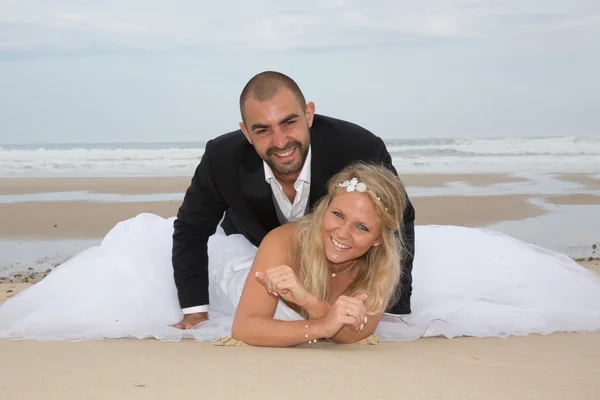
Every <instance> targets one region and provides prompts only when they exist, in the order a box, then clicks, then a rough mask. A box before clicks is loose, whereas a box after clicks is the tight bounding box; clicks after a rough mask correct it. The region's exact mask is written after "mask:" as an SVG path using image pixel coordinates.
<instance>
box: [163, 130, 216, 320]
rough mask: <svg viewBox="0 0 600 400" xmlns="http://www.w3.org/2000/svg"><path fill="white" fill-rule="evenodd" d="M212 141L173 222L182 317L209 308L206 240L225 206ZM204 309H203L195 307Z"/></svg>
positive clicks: (177, 281)
mask: <svg viewBox="0 0 600 400" xmlns="http://www.w3.org/2000/svg"><path fill="white" fill-rule="evenodd" d="M211 143H212V142H211V141H209V142H208V143H207V144H206V147H205V151H204V155H203V156H202V159H201V161H200V164H199V165H198V167H197V168H196V172H195V174H194V176H193V177H192V180H191V184H190V186H189V187H188V189H187V191H186V193H185V197H184V199H183V203H182V204H181V207H180V208H179V212H178V213H177V218H176V219H175V221H174V223H173V228H174V232H173V251H172V262H173V272H174V278H175V286H176V287H177V294H178V298H179V304H180V306H181V308H182V309H183V311H184V313H185V314H189V313H193V312H205V311H206V306H207V305H208V301H209V296H208V238H209V237H210V236H211V235H213V234H214V233H215V231H216V229H217V225H218V223H219V221H220V220H221V218H222V216H223V213H224V212H225V210H226V209H227V204H226V203H225V200H224V199H223V197H222V196H221V193H220V192H219V190H218V188H217V186H216V184H215V181H214V174H213V168H214V167H215V166H214V165H213V164H212V159H213V158H214V157H215V155H213V154H212V153H211V151H212V147H211ZM198 306H204V307H198Z"/></svg>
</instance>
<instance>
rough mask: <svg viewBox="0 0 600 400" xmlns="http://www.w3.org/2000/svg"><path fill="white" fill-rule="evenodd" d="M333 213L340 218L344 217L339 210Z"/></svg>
mask: <svg viewBox="0 0 600 400" xmlns="http://www.w3.org/2000/svg"><path fill="white" fill-rule="evenodd" d="M333 215H335V216H336V217H338V218H342V214H341V213H339V212H337V211H333Z"/></svg>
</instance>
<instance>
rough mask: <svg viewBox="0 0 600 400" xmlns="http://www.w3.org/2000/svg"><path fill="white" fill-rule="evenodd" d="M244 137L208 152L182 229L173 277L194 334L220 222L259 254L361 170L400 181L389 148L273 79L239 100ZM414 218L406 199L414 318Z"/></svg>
mask: <svg viewBox="0 0 600 400" xmlns="http://www.w3.org/2000/svg"><path fill="white" fill-rule="evenodd" d="M240 111H241V114H242V122H241V123H240V129H239V130H237V131H233V132H230V133H227V134H224V135H222V136H219V137H217V138H215V139H212V140H210V141H208V142H207V143H206V146H205V152H204V155H203V156H202V160H201V161H200V164H199V165H198V167H197V169H196V172H195V174H194V176H193V178H192V180H191V184H190V186H189V188H188V189H187V191H186V193H185V197H184V200H183V203H182V205H181V207H180V208H179V212H178V213H177V218H176V220H175V222H174V234H173V255H172V261H173V269H174V277H175V284H176V286H177V290H178V296H179V303H180V305H181V307H182V310H183V313H184V319H183V320H182V321H181V322H179V323H178V324H175V325H174V326H176V327H178V328H181V329H188V328H191V327H193V326H194V325H196V324H198V323H200V322H202V321H204V320H206V319H207V312H206V311H207V305H208V304H209V295H208V255H207V242H208V238H209V237H210V236H211V235H212V234H214V233H215V230H216V228H217V225H218V224H219V221H221V220H222V222H221V226H222V227H223V229H224V231H225V232H226V233H227V234H228V235H230V234H233V233H241V234H242V235H244V236H245V237H246V238H247V239H248V240H249V241H250V242H251V243H253V244H254V245H256V246H258V245H259V244H260V242H261V240H262V239H263V238H264V237H265V235H266V234H267V233H268V232H269V231H271V230H272V229H274V228H276V227H277V226H280V225H281V224H284V223H286V222H289V221H294V220H298V219H299V218H301V217H302V216H303V215H304V214H305V213H308V212H310V211H311V209H312V207H313V205H314V204H315V202H316V201H317V200H318V199H319V198H320V197H322V196H323V195H324V194H325V191H326V184H327V181H328V180H329V179H330V178H331V177H332V176H333V175H334V174H335V173H337V172H338V171H339V170H341V169H342V168H344V167H345V166H346V165H348V164H350V163H352V162H353V161H358V160H361V161H367V162H369V161H371V162H376V163H383V164H385V165H386V166H387V167H388V168H390V169H391V170H392V171H393V172H394V173H396V174H397V172H396V170H395V168H394V167H393V165H392V160H391V157H390V154H389V153H388V151H387V150H386V147H385V144H384V143H383V141H382V140H381V139H380V138H379V137H377V136H375V135H373V134H372V133H371V132H369V131H367V130H365V129H363V128H362V127H360V126H358V125H355V124H352V123H350V122H346V121H342V120H339V119H334V118H330V117H326V116H323V115H318V114H315V106H314V104H313V103H312V102H310V103H308V104H307V103H306V101H305V99H304V96H303V94H302V92H301V91H300V89H299V88H298V86H297V85H296V83H295V82H294V81H293V80H292V79H290V78H289V77H287V76H285V75H283V74H280V73H277V72H272V71H267V72H263V73H261V74H258V75H256V76H255V77H253V78H252V79H251V80H250V81H249V82H248V83H247V84H246V86H245V88H244V90H243V91H242V93H241V96H240ZM414 217H415V212H414V208H413V206H412V204H411V203H410V200H408V197H407V205H406V209H405V213H404V221H402V224H401V227H402V228H401V234H402V235H403V238H404V240H405V242H406V245H407V246H408V248H407V250H408V254H407V256H406V257H405V258H404V259H403V260H402V262H403V267H404V270H405V274H404V276H403V278H402V280H401V282H400V284H399V286H398V288H397V290H398V291H399V300H398V301H397V302H396V304H395V305H393V306H392V307H390V308H389V309H388V312H391V313H393V314H408V313H410V296H411V291H412V274H411V272H412V263H413V251H414Z"/></svg>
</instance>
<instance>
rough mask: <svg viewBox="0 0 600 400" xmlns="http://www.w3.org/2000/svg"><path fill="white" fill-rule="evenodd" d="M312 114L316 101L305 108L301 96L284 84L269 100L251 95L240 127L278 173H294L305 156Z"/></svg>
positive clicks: (262, 156) (302, 162)
mask: <svg viewBox="0 0 600 400" xmlns="http://www.w3.org/2000/svg"><path fill="white" fill-rule="evenodd" d="M313 116H314V104H313V103H309V104H308V105H307V106H306V109H302V106H301V104H300V102H299V101H298V98H297V97H296V96H294V94H293V93H292V92H291V91H290V90H288V89H286V88H281V89H279V91H278V92H277V94H275V96H273V98H271V99H270V100H266V101H258V100H256V99H255V98H253V97H250V98H248V99H247V100H246V104H245V106H244V117H245V120H246V123H245V124H244V123H243V122H241V123H240V128H241V130H242V132H243V133H244V135H245V136H246V139H248V141H249V142H250V143H251V144H252V145H253V146H254V149H255V150H256V152H257V153H258V155H259V157H260V158H262V159H263V160H264V161H265V162H266V163H267V164H268V165H269V167H271V169H272V170H273V173H274V174H275V175H276V176H290V175H292V176H293V175H298V174H300V171H301V170H302V166H303V165H304V161H305V160H306V156H307V154H308V147H309V145H310V132H309V129H310V127H311V126H312V122H313Z"/></svg>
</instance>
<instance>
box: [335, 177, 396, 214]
mask: <svg viewBox="0 0 600 400" xmlns="http://www.w3.org/2000/svg"><path fill="white" fill-rule="evenodd" d="M338 186H339V187H343V188H346V192H354V191H355V190H356V191H357V192H361V193H364V192H366V191H367V189H368V188H367V185H366V184H365V183H364V182H359V181H358V179H357V178H352V179H350V180H349V181H348V180H346V181H344V182H342V183H338ZM375 197H377V200H379V202H381V199H380V198H379V196H375ZM385 211H388V209H387V207H386V208H385Z"/></svg>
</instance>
